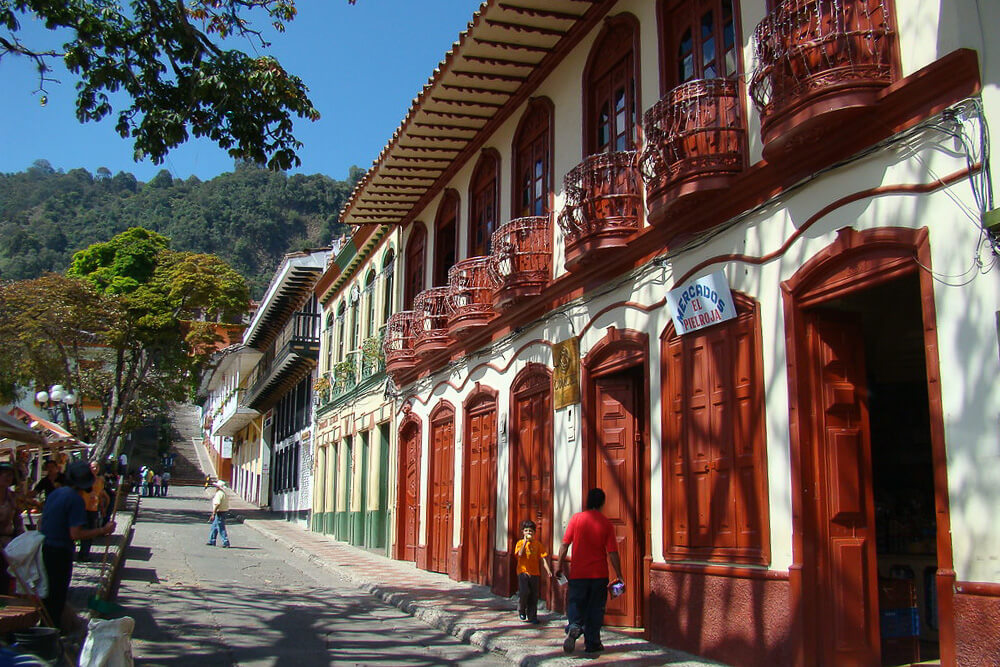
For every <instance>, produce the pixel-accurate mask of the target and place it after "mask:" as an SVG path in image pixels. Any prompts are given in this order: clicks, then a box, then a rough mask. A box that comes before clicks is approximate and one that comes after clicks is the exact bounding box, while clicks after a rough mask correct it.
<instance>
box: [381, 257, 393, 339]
mask: <svg viewBox="0 0 1000 667" xmlns="http://www.w3.org/2000/svg"><path fill="white" fill-rule="evenodd" d="M395 260H396V253H394V252H393V251H392V250H390V251H389V252H387V253H386V254H385V259H384V260H382V275H383V276H384V278H385V294H384V296H383V300H382V324H381V325H379V326H380V327H381V326H384V325H385V323H386V322H388V321H389V316H390V315H392V296H393V295H392V283H393V281H392V277H393V275H395V273H396V261H395Z"/></svg>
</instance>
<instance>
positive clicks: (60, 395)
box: [35, 384, 77, 430]
mask: <svg viewBox="0 0 1000 667" xmlns="http://www.w3.org/2000/svg"><path fill="white" fill-rule="evenodd" d="M35 400H36V401H38V404H39V405H40V406H42V407H43V408H45V409H46V410H47V411H48V413H49V416H50V417H52V421H54V422H56V423H57V424H58V423H59V413H60V411H61V412H62V415H63V418H64V419H65V420H66V429H67V430H70V420H69V408H70V407H71V406H73V405H75V404H76V401H77V398H76V394H74V393H73V391H72V390H70V389H66V388H65V387H63V386H62V385H61V384H54V385H52V386H51V387H49V390H48V391H45V390H44V389H43V390H42V391H40V392H38V393H37V394H35Z"/></svg>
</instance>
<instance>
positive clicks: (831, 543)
mask: <svg viewBox="0 0 1000 667" xmlns="http://www.w3.org/2000/svg"><path fill="white" fill-rule="evenodd" d="M808 341H809V344H810V351H811V356H810V359H811V362H812V373H811V374H812V385H811V388H812V397H811V398H812V404H813V415H814V423H813V424H812V432H811V434H810V436H811V447H810V452H809V453H810V457H809V459H811V460H808V461H807V462H805V464H806V469H805V471H804V472H805V477H806V480H807V481H806V484H805V485H804V487H805V491H804V493H806V497H805V508H806V515H807V522H806V531H807V535H806V540H805V543H806V544H807V545H813V544H814V545H816V546H815V548H814V549H810V550H807V552H806V554H805V557H806V558H805V568H806V572H805V574H806V577H807V579H806V581H809V580H810V579H811V580H812V583H813V585H814V588H815V590H807V591H806V597H807V605H809V606H808V607H807V609H808V610H809V611H808V613H809V615H810V618H809V619H808V622H809V623H810V624H811V626H812V627H813V628H815V631H816V637H817V648H818V651H819V655H817V656H815V660H812V659H811V657H810V656H807V661H810V662H812V663H813V664H817V665H836V666H837V667H840V666H842V665H878V664H880V646H879V623H878V590H877V585H878V581H877V563H876V555H875V510H874V502H873V491H872V475H871V439H870V433H869V428H868V406H867V403H866V401H865V392H866V382H865V361H864V347H863V339H862V337H861V333H860V328H859V327H857V326H855V325H853V324H852V323H851V322H849V321H845V319H844V317H843V315H840V314H838V316H837V317H836V318H833V317H827V316H823V315H820V314H813V315H812V316H811V322H810V328H809V338H808ZM812 490H815V495H812V493H811V491H812ZM810 551H812V553H810ZM810 566H811V567H810Z"/></svg>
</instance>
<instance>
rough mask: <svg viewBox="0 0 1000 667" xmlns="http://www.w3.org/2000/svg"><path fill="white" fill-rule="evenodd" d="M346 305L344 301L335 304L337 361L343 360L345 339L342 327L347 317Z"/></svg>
mask: <svg viewBox="0 0 1000 667" xmlns="http://www.w3.org/2000/svg"><path fill="white" fill-rule="evenodd" d="M346 315H347V307H346V306H345V305H344V302H343V301H341V302H340V305H339V306H337V361H338V362H341V361H343V360H344V342H345V341H346V340H347V335H346V331H345V329H344V327H345V325H346V322H345V321H344V320H346V319H347V317H346Z"/></svg>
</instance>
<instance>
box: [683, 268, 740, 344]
mask: <svg viewBox="0 0 1000 667" xmlns="http://www.w3.org/2000/svg"><path fill="white" fill-rule="evenodd" d="M667 308H669V309H670V316H671V317H672V318H673V319H674V328H675V329H676V330H677V334H678V335H683V334H686V333H690V332H692V331H697V330H698V329H703V328H705V327H707V326H711V325H713V324H718V323H719V322H725V321H726V320H731V319H733V318H734V317H736V304H735V303H733V296H732V294H730V292H729V283H728V282H727V281H726V274H725V273H723V272H722V271H721V270H720V271H716V272H715V273H711V274H709V275H707V276H702V277H701V278H696V279H695V280H692V281H690V282H688V283H685V284H684V285H683V286H682V287H678V288H677V289H672V290H670V291H669V292H667Z"/></svg>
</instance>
